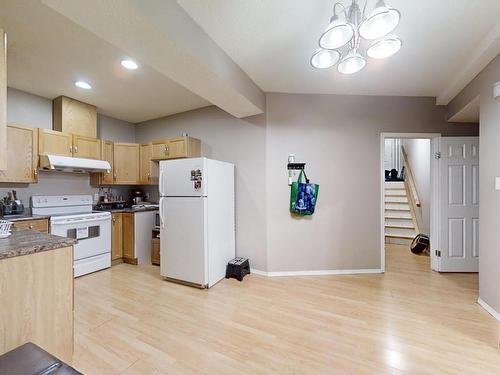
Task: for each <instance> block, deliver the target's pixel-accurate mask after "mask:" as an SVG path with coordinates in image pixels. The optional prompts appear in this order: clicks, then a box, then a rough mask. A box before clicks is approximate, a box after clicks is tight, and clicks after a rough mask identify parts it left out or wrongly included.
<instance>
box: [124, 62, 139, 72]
mask: <svg viewBox="0 0 500 375" xmlns="http://www.w3.org/2000/svg"><path fill="white" fill-rule="evenodd" d="M122 66H123V67H124V68H127V69H130V70H136V69H137V68H138V67H139V65H137V63H136V62H135V61H133V60H122Z"/></svg>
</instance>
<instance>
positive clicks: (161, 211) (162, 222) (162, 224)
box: [158, 197, 165, 228]
mask: <svg viewBox="0 0 500 375" xmlns="http://www.w3.org/2000/svg"><path fill="white" fill-rule="evenodd" d="M163 199H165V198H163V197H160V202H159V205H158V208H159V209H160V228H164V226H165V224H164V220H163Z"/></svg>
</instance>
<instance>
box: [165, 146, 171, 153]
mask: <svg viewBox="0 0 500 375" xmlns="http://www.w3.org/2000/svg"><path fill="white" fill-rule="evenodd" d="M169 153H170V150H169V149H168V146H167V145H165V155H168V154H169Z"/></svg>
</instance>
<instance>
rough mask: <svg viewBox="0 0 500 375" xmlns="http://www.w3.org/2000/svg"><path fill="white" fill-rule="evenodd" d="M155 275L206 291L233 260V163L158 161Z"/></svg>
mask: <svg viewBox="0 0 500 375" xmlns="http://www.w3.org/2000/svg"><path fill="white" fill-rule="evenodd" d="M159 190H160V210H159V215H160V254H161V256H160V274H161V275H162V276H163V277H165V278H166V279H167V280H171V281H177V282H182V283H185V284H188V285H193V286H197V287H201V288H207V287H208V288H210V287H211V286H213V285H214V284H215V283H217V282H218V281H220V280H221V279H223V278H224V277H225V272H226V265H227V263H228V262H229V261H230V260H231V259H233V258H234V257H235V222H234V215H235V212H234V165H233V164H230V163H226V162H222V161H217V160H212V159H207V158H189V159H177V160H165V161H160V174H159Z"/></svg>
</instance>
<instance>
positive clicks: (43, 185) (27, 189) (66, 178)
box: [0, 171, 130, 207]
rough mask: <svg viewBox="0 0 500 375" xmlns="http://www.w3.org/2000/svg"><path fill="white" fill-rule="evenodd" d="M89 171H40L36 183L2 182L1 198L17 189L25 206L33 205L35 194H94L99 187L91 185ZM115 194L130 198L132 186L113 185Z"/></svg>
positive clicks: (18, 195)
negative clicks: (32, 198) (80, 172)
mask: <svg viewBox="0 0 500 375" xmlns="http://www.w3.org/2000/svg"><path fill="white" fill-rule="evenodd" d="M89 179H90V177H89V174H88V173H82V174H78V173H60V172H45V171H40V173H39V178H38V183H36V184H13V183H0V198H3V197H4V196H6V195H7V192H9V191H12V190H16V191H17V197H18V198H19V199H21V200H22V201H23V203H24V205H25V207H30V206H31V201H30V198H31V196H33V195H69V194H71V195H79V194H90V195H92V196H93V194H94V193H95V192H97V191H98V190H99V189H98V188H94V187H92V186H90V181H89ZM112 190H113V194H115V195H122V196H123V197H124V198H128V195H129V192H130V186H113V188H112Z"/></svg>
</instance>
